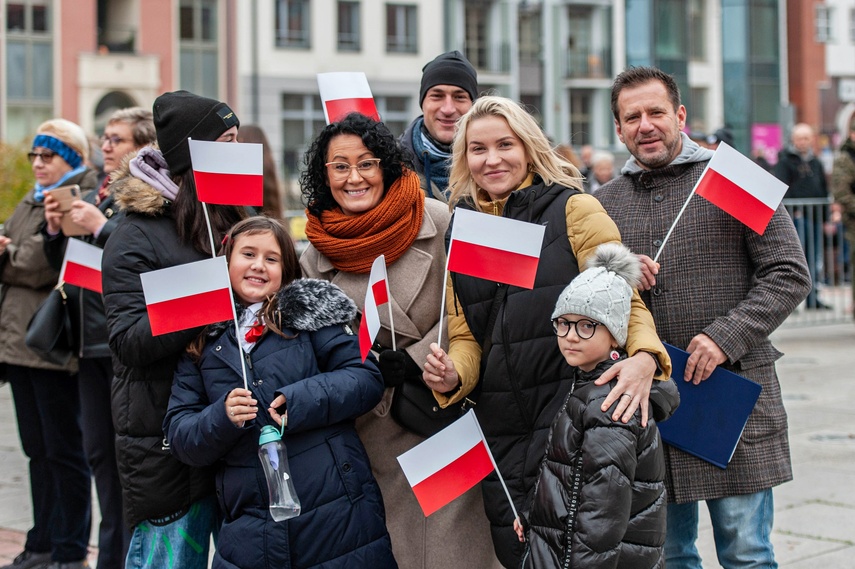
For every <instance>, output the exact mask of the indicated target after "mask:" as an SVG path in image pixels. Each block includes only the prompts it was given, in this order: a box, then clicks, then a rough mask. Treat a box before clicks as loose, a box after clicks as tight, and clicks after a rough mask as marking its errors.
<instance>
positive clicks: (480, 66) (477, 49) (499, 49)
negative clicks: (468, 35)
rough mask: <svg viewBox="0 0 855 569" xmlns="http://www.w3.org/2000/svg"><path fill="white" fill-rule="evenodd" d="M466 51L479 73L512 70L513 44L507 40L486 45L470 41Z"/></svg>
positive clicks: (502, 72) (508, 71) (467, 56)
mask: <svg viewBox="0 0 855 569" xmlns="http://www.w3.org/2000/svg"><path fill="white" fill-rule="evenodd" d="M464 51H465V53H466V58H467V59H468V60H469V61H470V63H472V65H473V66H474V67H475V69H476V70H477V71H478V72H479V73H498V74H504V73H510V71H511V45H510V44H509V43H507V42H502V43H499V42H496V43H490V44H486V45H482V44H478V43H475V42H468V43H467V45H466V47H465V48H464Z"/></svg>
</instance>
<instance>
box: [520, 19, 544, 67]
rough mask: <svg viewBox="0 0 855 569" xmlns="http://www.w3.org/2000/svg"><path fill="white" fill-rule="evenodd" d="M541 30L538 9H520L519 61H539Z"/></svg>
mask: <svg viewBox="0 0 855 569" xmlns="http://www.w3.org/2000/svg"><path fill="white" fill-rule="evenodd" d="M542 40H543V32H541V31H540V10H539V9H534V8H531V9H526V10H522V9H520V15H519V43H520V63H523V64H525V63H528V64H534V63H540V57H541V44H542V43H543V42H542Z"/></svg>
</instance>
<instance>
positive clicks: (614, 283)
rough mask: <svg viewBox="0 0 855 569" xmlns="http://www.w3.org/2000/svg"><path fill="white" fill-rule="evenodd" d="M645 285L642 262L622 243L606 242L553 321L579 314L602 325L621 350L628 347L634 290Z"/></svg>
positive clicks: (567, 291) (562, 301)
mask: <svg viewBox="0 0 855 569" xmlns="http://www.w3.org/2000/svg"><path fill="white" fill-rule="evenodd" d="M640 282H641V262H640V261H639V260H638V257H636V256H635V255H634V254H633V253H632V251H630V250H629V249H627V248H626V247H625V246H623V245H621V244H620V243H604V244H602V245H600V246H599V247H597V250H596V251H595V252H594V255H593V256H592V257H591V258H590V259H589V260H588V263H587V268H586V269H585V270H584V271H583V272H582V273H580V274H579V275H578V276H577V277H576V278H575V279H573V280H572V281H571V282H570V284H569V285H567V288H565V289H564V290H563V291H562V292H561V295H560V296H559V297H558V301H557V302H556V303H555V310H554V311H553V312H552V318H553V319H554V318H557V317H559V316H561V315H563V314H578V315H579V316H585V317H586V318H590V319H591V320H595V321H597V322H602V323H603V324H604V325H605V327H606V328H608V330H609V332H611V333H612V336H614V338H615V340H616V341H617V343H618V345H619V346H620V347H624V346H626V335H627V329H628V328H629V311H630V305H631V302H632V293H633V290H634V289H635V288H636V287H637V286H638V284H639V283H640Z"/></svg>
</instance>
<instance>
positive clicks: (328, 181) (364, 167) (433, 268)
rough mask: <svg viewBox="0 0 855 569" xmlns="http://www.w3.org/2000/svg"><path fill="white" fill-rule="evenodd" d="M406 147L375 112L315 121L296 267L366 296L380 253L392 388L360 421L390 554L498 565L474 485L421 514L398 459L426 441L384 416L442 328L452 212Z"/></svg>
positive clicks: (434, 563)
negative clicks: (318, 126) (323, 123)
mask: <svg viewBox="0 0 855 569" xmlns="http://www.w3.org/2000/svg"><path fill="white" fill-rule="evenodd" d="M404 152H405V151H404V150H402V149H401V148H400V146H399V145H398V143H397V141H396V140H395V137H394V136H393V135H392V133H391V132H389V129H388V128H387V127H386V126H385V125H384V124H383V123H378V122H375V121H373V120H372V119H369V118H368V117H365V116H362V115H358V114H352V115H348V116H347V117H346V118H344V119H343V120H342V121H341V122H338V123H333V124H331V125H328V126H327V127H326V128H325V129H324V130H323V131H321V133H320V135H318V138H317V139H316V140H315V141H314V142H313V143H312V145H311V147H310V148H309V150H308V152H307V153H306V159H305V160H306V169H305V171H304V172H303V174H302V177H301V178H300V187H301V189H302V192H303V198H304V200H305V202H306V205H307V208H308V209H307V211H306V213H307V216H308V224H307V226H306V235H307V236H308V238H309V243H310V245H309V247H308V249H306V251H305V252H304V253H303V257H302V258H301V259H300V266H301V267H302V269H303V275H304V276H306V277H312V278H320V279H325V280H328V281H331V282H333V283H335V284H336V285H338V286H339V287H341V289H342V290H344V292H345V293H346V294H347V295H348V296H349V297H350V298H351V299H353V301H354V302H355V303H356V305H357V306H358V307H362V305H363V303H364V301H365V290H366V287H367V286H368V276H369V273H370V271H371V264H372V262H373V261H374V259H375V258H377V256H378V255H385V257H386V266H387V275H388V283H389V290H390V295H389V303H390V305H391V307H392V314H393V316H392V317H393V319H394V324H395V340H396V347H397V349H396V350H392V349H391V348H392V333H391V330H390V324H389V317H388V311H387V310H386V307H383V308H382V309H381V310H380V322H381V326H382V327H381V329H380V332H379V333H378V335H377V339H376V341H375V344H374V351H375V353H376V354H377V355H378V359H379V360H380V370H381V371H382V372H383V377H384V380H386V384H387V386H388V388H387V389H386V392H385V394H384V397H383V400H382V401H381V402H380V404H379V405H377V407H375V408H374V410H373V411H371V412H370V413H368V414H366V415H364V416H362V417H360V418H359V419H358V420H357V423H356V426H357V431H358V433H359V436H360V438H361V439H362V442H363V444H364V445H365V448H366V450H367V451H368V456H369V458H370V459H371V468H372V471H373V473H374V476H375V478H376V479H377V482H378V483H379V484H380V489H381V491H382V493H383V501H384V504H385V506H386V525H387V527H388V529H389V534H390V535H391V537H392V551H393V552H394V554H395V559H396V560H397V562H398V565H399V566H400V567H401V568H402V569H410V568H416V567H418V568H419V569H422V568H424V569H447V568H448V567H461V566H469V567H478V568H482V567H483V568H493V567H497V568H498V567H500V565H499V563H498V561H497V560H496V558H495V555H494V554H493V548H492V545H491V543H490V537H489V526H488V524H487V519H486V516H485V515H484V506H483V501H482V499H481V490H480V487H479V486H476V487H475V488H473V489H471V490H470V491H469V492H467V493H466V494H464V495H463V496H461V497H460V498H458V499H457V500H455V501H454V502H452V503H451V504H449V505H448V506H446V507H445V508H443V509H442V510H440V511H438V512H436V513H434V514H432V515H431V516H430V517H429V518H425V516H424V514H423V513H422V511H421V508H420V507H419V506H418V503H417V502H416V499H415V496H414V495H413V492H412V490H411V489H410V487H409V485H408V484H407V481H406V479H405V478H404V475H403V472H402V471H401V468H400V467H399V466H398V463H397V460H396V457H398V456H399V455H401V454H403V453H404V452H406V451H408V450H409V449H411V448H412V447H414V446H415V445H417V444H418V443H420V442H422V441H423V440H424V438H423V437H422V436H420V435H417V434H415V433H413V432H411V431H408V430H407V429H405V428H404V427H403V426H402V425H400V424H399V423H398V422H396V421H395V419H393V418H392V415H391V406H392V399H393V396H394V392H395V389H396V388H395V387H394V386H395V385H400V384H401V383H403V382H405V381H407V382H410V381H416V382H421V374H422V367H421V366H422V364H423V363H424V361H425V358H426V357H427V354H428V353H429V352H430V344H431V342H435V341H436V339H437V336H438V334H439V314H440V304H441V301H442V289H443V287H444V286H445V281H444V280H443V275H444V268H445V231H446V229H447V228H448V222H449V212H448V209H447V207H446V206H444V205H443V204H441V203H440V202H438V201H436V200H425V198H424V193H423V192H422V191H421V189H420V186H419V179H418V176H417V174H415V173H414V172H413V170H412V169H411V167H410V158H409V157H408V156H405V154H404ZM354 324H355V325H356V324H357V323H354ZM442 335H443V337H446V336H447V333H446V332H445V331H443V334H442Z"/></svg>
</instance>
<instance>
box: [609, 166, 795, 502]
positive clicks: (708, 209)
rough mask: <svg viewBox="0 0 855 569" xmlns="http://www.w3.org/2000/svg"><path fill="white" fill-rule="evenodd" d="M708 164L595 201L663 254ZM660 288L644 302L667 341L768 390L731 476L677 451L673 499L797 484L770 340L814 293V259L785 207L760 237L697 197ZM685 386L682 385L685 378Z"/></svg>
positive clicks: (643, 179)
mask: <svg viewBox="0 0 855 569" xmlns="http://www.w3.org/2000/svg"><path fill="white" fill-rule="evenodd" d="M706 164H707V163H706V162H698V163H693V164H691V163H690V164H680V165H672V166H667V167H665V168H660V169H658V170H655V171H645V172H638V173H634V174H625V175H623V176H620V177H619V178H616V179H614V180H612V181H611V182H609V183H608V184H606V185H604V186H603V187H602V188H600V189H599V190H598V191H597V193H596V194H595V196H596V197H597V198H598V199H599V200H600V201H601V202H602V204H603V206H604V207H605V209H606V211H607V212H608V213H609V215H610V216H611V217H612V219H614V221H615V223H617V226H618V228H619V229H620V232H621V236H622V238H623V243H624V244H625V245H627V246H628V247H629V248H631V249H632V250H633V251H634V252H636V253H643V254H646V255H649V256H650V257H651V258H652V257H653V256H654V255H655V254H656V252H657V251H658V249H659V246H660V245H661V243H662V240H663V239H664V237H665V234H666V233H667V232H668V228H669V227H670V226H671V223H672V222H673V221H674V219H676V217H677V213H678V212H679V210H680V208H681V207H682V206H683V203H684V202H685V201H686V198H687V197H688V195H689V192H691V190H692V187H693V186H694V184H695V182H696V181H697V180H698V178H699V177H700V175H701V173H702V172H703V169H704V167H705V166H706ZM659 262H660V264H661V267H660V271H659V275H658V276H657V277H656V286H655V287H654V288H653V289H652V290H650V291H647V292H645V293H644V294H642V298H643V299H644V301H645V302H646V303H647V306H648V308H649V309H650V312H651V313H652V314H653V318H654V320H655V322H656V329H657V331H658V333H659V336H660V338H662V341H664V342H668V343H670V344H673V345H675V346H677V347H679V348H681V349H686V347H687V346H688V344H689V342H690V341H691V339H692V338H693V337H694V336H696V335H697V334H700V333H704V334H707V335H708V336H710V337H711V338H712V339H713V340H714V341H715V342H716V344H718V346H719V347H720V348H721V349H722V350H723V351H724V353H725V354H726V355H727V357H728V361H727V362H726V363H725V364H724V366H723V367H725V368H727V369H730V370H731V371H734V372H736V373H738V374H740V375H742V376H744V377H747V378H749V379H751V380H753V381H756V382H758V383H760V384H761V385H762V386H763V391H762V393H761V394H760V399H759V400H758V402H757V405H756V407H755V408H754V411H753V413H752V414H751V417H750V418H749V419H748V424H747V425H746V426H745V430H744V431H743V433H742V438H741V440H740V442H739V444H738V446H737V448H736V452H735V453H734V455H733V459H732V460H731V462H730V464H729V465H728V467H727V469H726V470H722V469H720V468H718V467H715V466H713V465H712V464H710V463H708V462H705V461H703V460H701V459H698V458H695V457H693V456H691V455H689V454H686V453H684V452H682V451H680V450H677V449H675V448H673V447H670V446H668V445H666V446H665V457H666V463H667V466H668V473H667V474H668V476H667V480H666V482H667V488H668V498H669V500H670V501H672V502H677V503H683V502H689V501H694V500H710V499H715V498H722V497H726V496H734V495H739V494H749V493H754V492H759V491H760V490H764V489H767V488H771V487H772V486H776V485H778V484H781V483H783V482H786V481H788V480H792V477H793V474H792V467H791V464H790V448H789V441H788V438H787V414H786V411H785V410H784V405H783V402H782V401H781V387H780V385H779V383H778V377H777V374H776V372H775V361H776V360H777V359H778V358H779V357H780V356H781V353H780V352H779V351H778V350H776V349H775V348H774V347H773V346H772V344H771V342H770V341H769V334H770V333H771V332H772V331H773V330H775V328H777V327H778V326H779V325H780V324H781V323H782V322H783V321H784V319H785V318H786V317H787V316H788V315H789V314H790V313H791V312H792V311H793V309H795V307H796V306H797V305H798V304H799V303H800V302H801V301H802V300H803V299H804V298H805V297H806V296H807V293H808V291H809V290H810V286H811V285H810V276H809V273H808V270H807V264H806V262H805V257H804V253H803V252H802V248H801V245H799V240H798V237H797V235H796V232H795V229H794V227H793V222H792V221H791V220H790V217H789V216H788V215H787V212H786V211H785V210H784V208H783V207H778V210H777V211H776V212H775V214H774V216H773V217H772V220H771V222H770V223H769V226H768V227H767V228H766V231H765V233H764V234H763V235H758V234H756V233H755V232H754V231H752V230H751V229H749V228H748V227H746V226H745V225H743V224H742V223H741V222H739V221H737V220H736V219H734V218H733V217H731V216H730V215H728V214H727V213H725V212H724V211H722V210H721V209H719V208H718V207H717V206H715V205H713V204H711V203H710V202H708V201H707V200H705V199H704V198H702V197H700V196H693V197H692V199H691V201H690V202H689V206H688V208H687V209H686V211H685V213H684V214H683V217H682V219H681V220H680V222H679V223H678V224H677V226H676V228H675V230H674V233H673V234H672V235H671V237H670V238H669V240H668V243H667V244H666V246H665V248H664V250H663V251H662V255H661V256H660V258H659ZM677 380H678V381H682V378H677Z"/></svg>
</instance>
